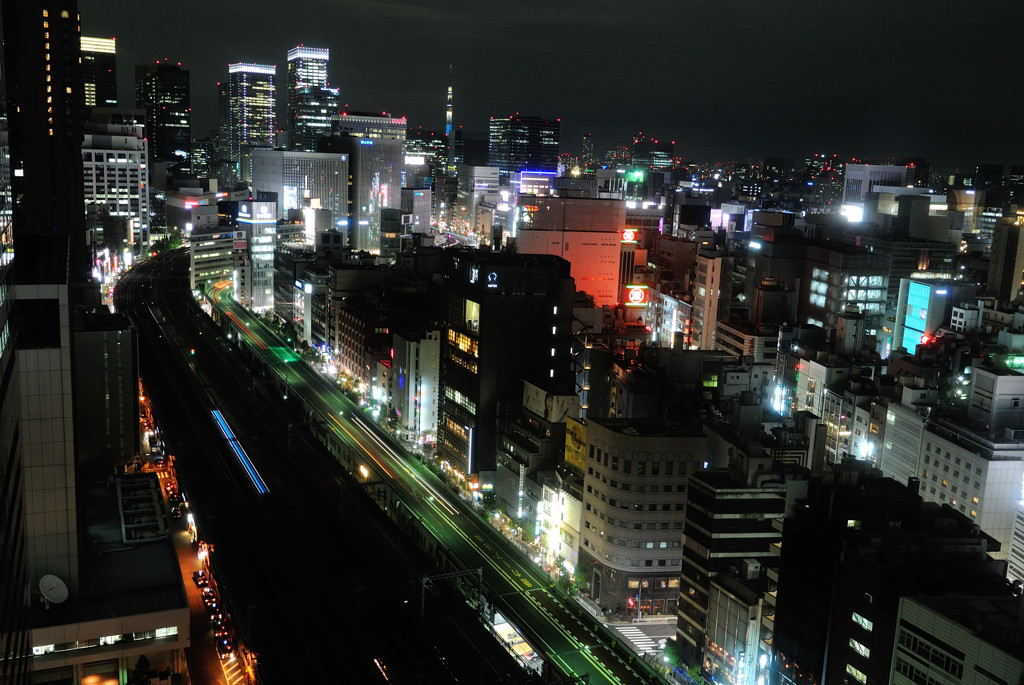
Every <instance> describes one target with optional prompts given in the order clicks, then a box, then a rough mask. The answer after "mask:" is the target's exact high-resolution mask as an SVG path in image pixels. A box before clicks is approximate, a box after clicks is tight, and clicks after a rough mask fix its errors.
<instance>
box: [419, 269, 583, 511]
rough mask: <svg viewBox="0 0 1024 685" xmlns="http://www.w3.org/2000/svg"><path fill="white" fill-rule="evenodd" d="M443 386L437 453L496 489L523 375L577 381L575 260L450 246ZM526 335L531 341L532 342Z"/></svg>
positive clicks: (558, 382) (558, 383)
mask: <svg viewBox="0 0 1024 685" xmlns="http://www.w3.org/2000/svg"><path fill="white" fill-rule="evenodd" d="M449 254H450V255H451V259H452V260H453V261H452V266H451V267H450V272H449V274H448V276H447V278H446V279H445V284H444V292H445V295H444V300H445V308H444V328H443V329H442V337H441V361H440V364H441V374H440V388H439V392H438V441H437V449H438V452H439V453H440V454H441V458H442V459H443V460H445V461H447V462H448V463H449V464H451V466H452V467H453V468H454V469H455V470H456V472H457V473H460V474H463V476H464V477H467V478H469V479H470V482H471V483H475V484H476V486H477V487H478V489H479V491H480V492H483V493H486V492H489V491H491V490H493V485H494V472H495V455H496V453H497V436H498V420H499V417H501V416H502V414H503V412H511V411H513V409H514V408H515V407H518V406H520V404H521V398H522V381H523V380H524V379H525V380H530V379H532V378H536V377H538V376H539V377H542V378H544V379H545V385H546V386H547V387H567V388H571V387H573V369H572V352H571V322H572V299H573V296H574V294H575V292H576V290H575V286H574V284H573V281H572V278H571V277H570V276H569V264H568V262H566V261H565V260H563V259H560V258H557V257H550V256H548V255H515V254H509V253H480V252H463V251H457V252H451V251H449ZM525 341H529V342H528V343H527V342H525Z"/></svg>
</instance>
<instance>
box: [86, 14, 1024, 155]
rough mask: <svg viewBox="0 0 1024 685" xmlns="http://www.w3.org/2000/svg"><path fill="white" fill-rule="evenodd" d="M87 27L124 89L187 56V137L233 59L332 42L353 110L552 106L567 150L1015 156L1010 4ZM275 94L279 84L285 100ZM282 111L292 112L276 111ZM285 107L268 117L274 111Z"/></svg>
mask: <svg viewBox="0 0 1024 685" xmlns="http://www.w3.org/2000/svg"><path fill="white" fill-rule="evenodd" d="M79 9H80V12H81V16H82V32H83V34H85V35H91V36H99V37H109V36H115V37H116V38H117V50H118V70H119V97H120V98H121V100H122V102H123V103H125V104H133V101H134V85H133V83H132V80H133V74H134V67H135V65H136V64H139V63H143V62H149V61H155V60H156V59H158V58H169V59H171V60H172V61H180V62H181V63H182V64H183V66H184V67H186V68H187V69H189V70H190V72H191V80H192V109H193V122H192V127H193V135H200V136H201V135H203V134H204V133H205V131H207V130H208V129H211V128H213V127H215V126H216V83H217V81H219V80H224V79H226V77H227V64H228V63H229V62H242V61H245V62H260V63H268V64H276V65H277V67H278V76H277V83H278V90H279V92H280V91H281V89H282V87H283V85H284V81H285V75H286V63H287V60H286V53H287V51H288V49H289V48H291V47H294V46H295V45H298V44H300V43H303V44H305V45H308V46H311V47H326V48H330V50H331V61H330V64H329V67H328V78H329V81H330V84H331V85H332V86H335V87H339V88H341V92H342V99H343V102H345V103H348V105H349V108H350V109H351V110H359V111H383V110H387V111H388V112H390V113H392V114H395V115H406V116H408V118H409V126H410V128H415V127H418V126H423V127H424V128H433V129H440V128H443V125H444V104H445V89H446V87H447V83H448V65H449V64H451V65H452V66H453V68H454V86H455V120H456V125H462V126H463V127H464V128H465V129H467V130H470V131H485V130H486V128H487V120H488V117H489V116H505V115H508V114H512V113H515V112H520V113H522V114H534V115H538V116H544V117H558V118H560V119H561V120H562V151H564V152H571V153H578V152H579V149H580V144H579V140H580V136H581V135H582V134H583V133H585V132H591V133H593V134H594V136H595V141H596V147H597V149H598V150H599V151H601V150H603V149H606V148H608V147H611V146H614V145H622V144H626V143H627V142H628V141H629V140H631V138H632V135H633V133H634V132H636V131H638V130H641V131H643V132H645V133H646V134H647V135H648V136H650V137H652V138H668V139H671V140H675V141H676V151H677V153H678V154H680V155H681V156H682V157H683V158H684V159H686V160H693V161H725V160H746V159H748V158H750V159H759V158H762V157H764V156H766V155H771V156H782V157H804V156H807V155H809V154H811V153H814V152H827V153H837V154H839V155H840V156H841V157H850V156H854V157H859V158H867V159H870V160H871V161H879V162H884V161H886V160H888V159H891V158H894V157H895V158H900V157H924V158H927V159H929V160H931V161H932V162H933V164H934V165H936V166H943V167H947V166H948V167H955V166H959V167H963V168H968V167H973V166H974V165H975V164H978V163H1005V164H1024V126H1022V122H1024V88H1022V87H1021V85H1022V80H1024V50H1022V49H1021V47H1020V44H1019V42H1018V36H1017V35H1016V34H1017V33H1018V32H1019V30H1020V27H1021V25H1022V24H1024V21H1022V20H1024V2H1021V1H1020V0H995V1H987V0H976V1H975V2H971V3H953V2H943V1H941V0H928V1H922V0H891V1H890V2H863V1H861V2H840V1H839V0H815V1H811V2H795V1H787V0H782V1H779V0H772V1H761V0H744V1H742V2H739V1H735V2H730V1H727V0H706V1H705V2H702V3H695V2H689V1H687V0H648V1H647V2H610V1H609V0H515V1H513V2H508V3H496V2H486V1H481V0H275V1H274V2H268V1H267V0H253V1H251V2H238V3H235V2H216V1H213V2H199V1H197V0H178V1H176V2H158V1H155V0H147V1H145V2H139V1H129V0H79ZM279 99H280V98H279ZM280 114H283V112H281V113H280ZM280 114H279V116H280Z"/></svg>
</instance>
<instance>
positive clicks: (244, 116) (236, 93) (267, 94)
mask: <svg viewBox="0 0 1024 685" xmlns="http://www.w3.org/2000/svg"><path fill="white" fill-rule="evenodd" d="M276 74H277V67H276V66H274V65H273V64H251V63H247V62H239V63H236V64H229V65H228V83H227V89H226V92H225V97H226V102H225V103H224V104H225V105H226V107H225V109H226V111H225V112H224V114H226V116H227V127H226V128H227V130H226V133H227V139H228V141H227V143H228V149H227V153H228V161H229V162H230V164H231V167H232V171H233V173H234V174H235V177H236V178H239V177H240V176H241V161H242V147H243V146H249V145H252V146H264V147H273V144H274V101H275V99H276V92H275V91H274V77H275V75H276Z"/></svg>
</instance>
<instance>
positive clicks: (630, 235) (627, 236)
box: [622, 228, 636, 243]
mask: <svg viewBox="0 0 1024 685" xmlns="http://www.w3.org/2000/svg"><path fill="white" fill-rule="evenodd" d="M622 242H624V243H635V242H636V231H634V230H633V229H632V228H627V229H626V230H625V231H623V232H622Z"/></svg>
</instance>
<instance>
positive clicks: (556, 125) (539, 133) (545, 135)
mask: <svg viewBox="0 0 1024 685" xmlns="http://www.w3.org/2000/svg"><path fill="white" fill-rule="evenodd" d="M561 126H562V124H561V122H560V121H559V120H558V119H543V118H541V117H536V116H522V115H519V114H515V115H512V116H508V117H491V122H490V136H489V140H488V145H487V150H488V159H489V162H488V163H489V165H490V166H496V167H498V169H499V170H500V173H501V180H502V185H508V184H509V182H510V180H511V178H512V177H513V176H514V175H516V174H518V172H520V171H523V170H529V171H551V172H554V171H557V170H558V143H559V137H560V135H561Z"/></svg>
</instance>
